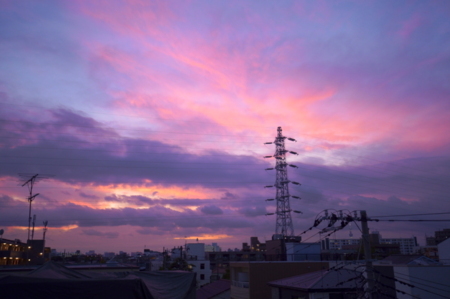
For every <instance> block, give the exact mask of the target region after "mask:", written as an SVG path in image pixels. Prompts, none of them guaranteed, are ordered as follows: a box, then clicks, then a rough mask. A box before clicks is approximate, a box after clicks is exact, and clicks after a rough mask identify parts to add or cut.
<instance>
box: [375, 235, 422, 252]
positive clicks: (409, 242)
mask: <svg viewBox="0 0 450 299" xmlns="http://www.w3.org/2000/svg"><path fill="white" fill-rule="evenodd" d="M380 244H398V245H399V247H400V253H401V254H413V253H414V252H415V248H416V247H417V239H416V237H412V238H390V239H386V238H381V239H380Z"/></svg>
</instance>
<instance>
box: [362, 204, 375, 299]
mask: <svg viewBox="0 0 450 299" xmlns="http://www.w3.org/2000/svg"><path fill="white" fill-rule="evenodd" d="M360 213H361V229H362V242H363V246H364V258H365V260H366V275H367V293H368V295H369V299H375V298H374V297H373V296H374V294H373V293H374V287H375V280H374V276H373V265H372V253H371V249H370V239H369V238H370V235H369V226H368V224H367V213H366V211H361V212H360Z"/></svg>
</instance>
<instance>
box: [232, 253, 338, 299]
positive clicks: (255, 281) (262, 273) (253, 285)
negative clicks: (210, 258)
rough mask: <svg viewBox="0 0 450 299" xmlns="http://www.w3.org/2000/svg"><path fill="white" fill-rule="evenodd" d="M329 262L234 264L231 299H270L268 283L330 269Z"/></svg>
mask: <svg viewBox="0 0 450 299" xmlns="http://www.w3.org/2000/svg"><path fill="white" fill-rule="evenodd" d="M328 267H329V264H328V262H306V261H305V262H287V261H272V262H267V261H265V262H232V263H230V272H231V273H230V274H231V298H234V299H253V298H255V299H270V298H271V287H270V286H269V285H268V282H270V281H274V280H277V279H282V278H286V277H291V276H295V275H300V274H306V273H310V272H315V271H319V270H325V269H328Z"/></svg>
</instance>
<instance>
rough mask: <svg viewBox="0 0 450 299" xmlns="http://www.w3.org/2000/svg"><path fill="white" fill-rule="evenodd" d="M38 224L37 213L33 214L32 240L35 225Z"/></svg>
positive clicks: (32, 238)
mask: <svg viewBox="0 0 450 299" xmlns="http://www.w3.org/2000/svg"><path fill="white" fill-rule="evenodd" d="M35 224H36V214H34V215H33V228H32V229H31V240H34V225H35Z"/></svg>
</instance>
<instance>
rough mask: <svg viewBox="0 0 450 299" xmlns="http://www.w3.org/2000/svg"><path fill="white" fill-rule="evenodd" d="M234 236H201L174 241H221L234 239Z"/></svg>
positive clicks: (179, 238) (180, 238)
mask: <svg viewBox="0 0 450 299" xmlns="http://www.w3.org/2000/svg"><path fill="white" fill-rule="evenodd" d="M232 237H233V236H229V235H205V234H203V235H199V236H189V237H178V238H174V240H197V239H198V240H200V239H202V240H220V239H227V238H232Z"/></svg>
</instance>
